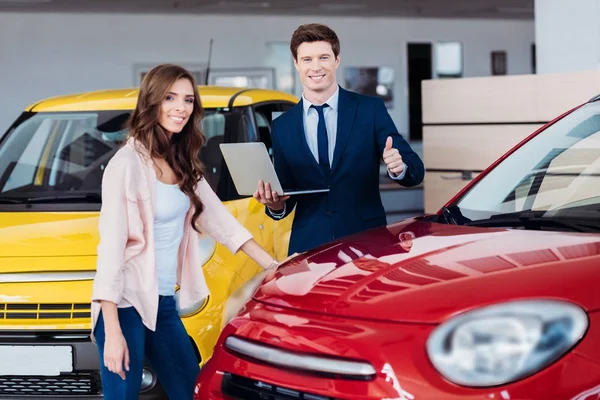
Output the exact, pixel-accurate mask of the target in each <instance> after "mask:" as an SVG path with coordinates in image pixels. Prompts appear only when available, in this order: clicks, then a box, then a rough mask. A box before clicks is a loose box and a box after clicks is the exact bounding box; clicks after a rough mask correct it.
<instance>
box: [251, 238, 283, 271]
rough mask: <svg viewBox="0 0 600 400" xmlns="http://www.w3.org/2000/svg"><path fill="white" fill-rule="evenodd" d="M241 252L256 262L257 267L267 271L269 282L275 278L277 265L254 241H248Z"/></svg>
mask: <svg viewBox="0 0 600 400" xmlns="http://www.w3.org/2000/svg"><path fill="white" fill-rule="evenodd" d="M242 251H243V252H244V253H246V254H247V255H248V257H250V258H251V259H253V260H254V261H256V263H257V264H258V265H260V266H261V267H262V269H264V270H265V271H268V274H267V277H266V278H267V279H268V280H271V279H273V277H275V273H276V272H277V268H278V267H279V263H278V262H277V261H276V260H274V259H273V257H271V255H270V254H269V253H267V252H266V251H265V249H263V248H262V247H260V245H259V244H258V243H256V241H255V240H254V239H250V240H248V241H247V242H246V243H244V245H243V246H242Z"/></svg>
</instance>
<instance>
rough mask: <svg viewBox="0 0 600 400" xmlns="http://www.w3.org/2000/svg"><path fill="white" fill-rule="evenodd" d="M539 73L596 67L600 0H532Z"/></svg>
mask: <svg viewBox="0 0 600 400" xmlns="http://www.w3.org/2000/svg"><path fill="white" fill-rule="evenodd" d="M535 38H536V53H537V57H536V59H537V67H538V68H537V70H538V72H539V73H552V72H575V71H589V70H598V69H600V0H569V1H565V0H535Z"/></svg>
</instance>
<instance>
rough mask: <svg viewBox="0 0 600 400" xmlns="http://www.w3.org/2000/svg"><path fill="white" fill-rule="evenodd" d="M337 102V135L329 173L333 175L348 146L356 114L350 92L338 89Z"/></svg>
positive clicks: (355, 104)
mask: <svg viewBox="0 0 600 400" xmlns="http://www.w3.org/2000/svg"><path fill="white" fill-rule="evenodd" d="M339 90H340V94H339V100H338V123H337V133H336V139H335V149H334V152H333V164H332V166H331V173H332V174H333V173H334V171H335V169H336V167H337V166H338V165H339V163H340V159H341V157H342V154H343V153H344V149H345V148H346V145H347V144H348V139H349V138H350V132H351V131H352V126H353V125H354V116H355V114H356V106H357V102H356V98H355V97H354V96H353V95H352V93H351V92H349V91H347V90H344V89H342V88H341V87H340V88H339Z"/></svg>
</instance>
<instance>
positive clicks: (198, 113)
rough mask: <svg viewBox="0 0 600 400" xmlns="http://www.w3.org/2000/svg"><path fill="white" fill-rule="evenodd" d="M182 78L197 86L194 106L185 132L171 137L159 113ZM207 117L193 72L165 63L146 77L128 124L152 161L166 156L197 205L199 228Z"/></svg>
mask: <svg viewBox="0 0 600 400" xmlns="http://www.w3.org/2000/svg"><path fill="white" fill-rule="evenodd" d="M180 79H187V80H189V81H190V82H191V84H192V87H193V88H194V108H193V110H192V115H190V118H189V120H188V122H187V123H186V124H185V126H184V127H183V129H182V130H181V132H179V133H177V134H174V135H172V136H171V138H169V135H168V134H167V131H166V130H165V129H164V128H163V127H162V126H161V125H160V123H159V114H160V109H161V106H162V103H163V101H164V100H165V98H166V97H167V93H168V92H169V89H170V88H171V86H173V84H174V83H175V82H176V81H178V80H180ZM203 117H204V109H203V108H202V103H201V102H200V96H199V95H198V88H197V86H196V82H195V80H194V77H193V76H192V74H190V73H189V72H188V71H187V70H186V69H185V68H183V67H180V66H179V65H174V64H161V65H158V66H156V67H154V68H152V69H151V70H150V71H149V72H148V73H147V74H146V76H145V77H144V79H143V80H142V84H141V85H140V92H139V94H138V100H137V105H136V107H135V110H134V111H133V113H132V114H131V117H130V118H129V121H128V124H127V125H128V129H129V137H132V138H134V139H135V140H136V141H137V142H138V143H139V144H142V145H143V146H144V147H145V149H146V150H147V151H148V153H149V155H150V157H151V158H152V160H156V159H164V160H166V162H167V163H168V164H169V166H170V167H171V168H172V169H173V172H174V173H175V175H176V176H177V182H178V183H179V187H180V188H181V191H182V192H183V193H185V194H186V195H187V196H188V197H189V198H190V201H191V203H192V204H193V205H194V207H195V210H194V214H193V216H192V228H193V229H194V230H196V231H198V228H197V227H196V221H197V219H198V217H199V216H200V213H202V210H203V205H202V202H201V201H200V197H198V195H197V194H196V192H195V188H196V185H197V183H198V181H199V180H200V179H202V178H203V177H204V170H203V166H202V163H201V162H200V158H199V155H200V149H201V148H202V146H204V143H205V142H206V137H205V136H204V134H203V133H202V131H201V130H200V123H201V121H202V118H203Z"/></svg>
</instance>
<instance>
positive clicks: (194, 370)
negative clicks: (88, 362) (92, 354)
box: [94, 296, 200, 400]
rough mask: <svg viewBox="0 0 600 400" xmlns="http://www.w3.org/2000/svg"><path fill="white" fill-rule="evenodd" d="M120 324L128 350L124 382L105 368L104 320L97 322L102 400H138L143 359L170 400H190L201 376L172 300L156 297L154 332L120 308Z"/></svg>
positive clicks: (131, 310)
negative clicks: (197, 379)
mask: <svg viewBox="0 0 600 400" xmlns="http://www.w3.org/2000/svg"><path fill="white" fill-rule="evenodd" d="M118 313H119V323H120V325H121V331H122V332H123V336H124V337H125V341H126V342H127V348H128V350H129V371H125V373H126V378H125V380H123V379H121V377H120V376H119V375H117V374H115V373H113V372H110V371H109V370H108V368H106V367H105V366H104V341H105V338H106V337H105V332H104V319H103V317H102V313H100V317H99V318H98V323H97V324H96V327H95V330H94V335H95V336H96V342H97V344H98V351H99V353H100V376H101V378H102V391H103V394H104V399H105V400H130V399H131V400H134V399H138V397H139V394H140V387H141V383H142V370H143V368H144V359H147V360H148V364H149V365H150V367H151V368H152V369H153V370H154V372H155V373H156V375H157V377H158V381H159V382H160V384H161V385H162V387H163V388H164V390H165V392H166V393H167V395H168V396H169V399H172V400H188V399H189V400H191V399H192V396H193V392H194V385H195V383H196V377H197V376H198V374H199V373H200V367H199V365H198V357H197V356H196V353H195V351H194V348H193V346H192V343H191V341H190V338H189V337H188V334H187V332H186V331H185V328H184V327H183V323H182V322H181V318H180V317H179V314H178V313H177V308H176V302H175V298H174V297H173V296H159V301H158V318H157V322H156V331H154V332H153V331H151V330H149V329H148V328H146V326H145V325H144V324H143V323H142V319H141V317H140V315H139V314H138V312H137V311H136V310H135V308H133V307H128V308H119V309H118Z"/></svg>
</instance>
